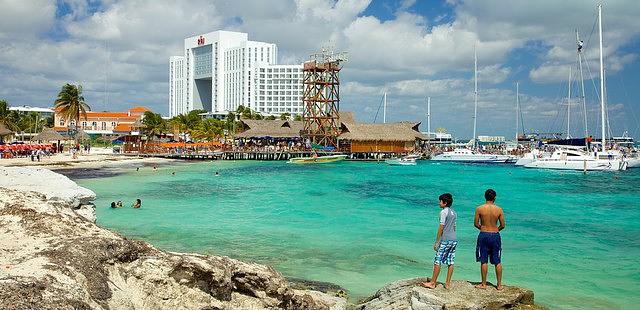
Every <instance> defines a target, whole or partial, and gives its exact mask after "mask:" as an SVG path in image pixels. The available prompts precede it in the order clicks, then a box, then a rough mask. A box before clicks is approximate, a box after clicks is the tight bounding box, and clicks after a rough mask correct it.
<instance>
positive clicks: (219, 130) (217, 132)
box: [193, 119, 224, 141]
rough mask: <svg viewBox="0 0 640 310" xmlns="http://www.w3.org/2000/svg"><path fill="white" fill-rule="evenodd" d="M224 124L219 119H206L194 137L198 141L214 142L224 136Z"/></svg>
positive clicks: (196, 130) (194, 133) (194, 132)
mask: <svg viewBox="0 0 640 310" xmlns="http://www.w3.org/2000/svg"><path fill="white" fill-rule="evenodd" d="M223 127H224V123H223V122H222V121H220V120H217V119H206V120H204V121H202V122H200V124H199V125H198V127H197V128H196V129H195V130H194V131H193V137H194V138H195V139H197V140H206V141H213V140H216V139H218V138H219V137H221V136H222V135H223V134H224V130H223Z"/></svg>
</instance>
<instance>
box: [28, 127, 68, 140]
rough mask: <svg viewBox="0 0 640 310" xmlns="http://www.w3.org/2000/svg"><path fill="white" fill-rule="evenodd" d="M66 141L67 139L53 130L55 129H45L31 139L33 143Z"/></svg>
mask: <svg viewBox="0 0 640 310" xmlns="http://www.w3.org/2000/svg"><path fill="white" fill-rule="evenodd" d="M66 139H67V138H65V137H63V136H62V135H61V134H59V133H58V132H57V131H55V130H53V128H45V129H43V130H42V132H40V133H39V134H37V135H35V136H34V137H33V138H32V139H31V141H45V142H50V141H62V140H66Z"/></svg>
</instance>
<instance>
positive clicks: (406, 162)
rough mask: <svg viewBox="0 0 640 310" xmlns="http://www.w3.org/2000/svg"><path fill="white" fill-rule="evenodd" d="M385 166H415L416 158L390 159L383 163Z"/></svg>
mask: <svg viewBox="0 0 640 310" xmlns="http://www.w3.org/2000/svg"><path fill="white" fill-rule="evenodd" d="M384 162H385V163H387V165H392V166H415V164H416V157H415V156H405V157H401V158H390V159H387V160H385V161H384Z"/></svg>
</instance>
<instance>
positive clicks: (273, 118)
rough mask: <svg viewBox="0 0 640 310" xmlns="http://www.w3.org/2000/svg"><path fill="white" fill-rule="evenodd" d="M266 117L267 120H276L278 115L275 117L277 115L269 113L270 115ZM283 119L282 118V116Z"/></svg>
mask: <svg viewBox="0 0 640 310" xmlns="http://www.w3.org/2000/svg"><path fill="white" fill-rule="evenodd" d="M265 119H266V120H269V121H274V120H276V117H275V116H273V115H269V116H267V117H266V118H265ZM281 119H282V118H281Z"/></svg>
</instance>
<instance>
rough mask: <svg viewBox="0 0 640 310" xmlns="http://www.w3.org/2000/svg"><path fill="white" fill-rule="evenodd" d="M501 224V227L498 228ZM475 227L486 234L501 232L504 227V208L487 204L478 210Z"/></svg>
mask: <svg viewBox="0 0 640 310" xmlns="http://www.w3.org/2000/svg"><path fill="white" fill-rule="evenodd" d="M497 222H500V226H497V225H496V224H497ZM474 225H475V226H476V227H477V228H478V229H480V231H484V232H500V231H501V230H502V229H503V228H504V226H505V223H504V214H503V213H502V208H500V207H498V206H497V205H495V204H492V203H489V202H487V203H485V204H483V205H481V206H479V207H477V208H476V215H475V219H474Z"/></svg>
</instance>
